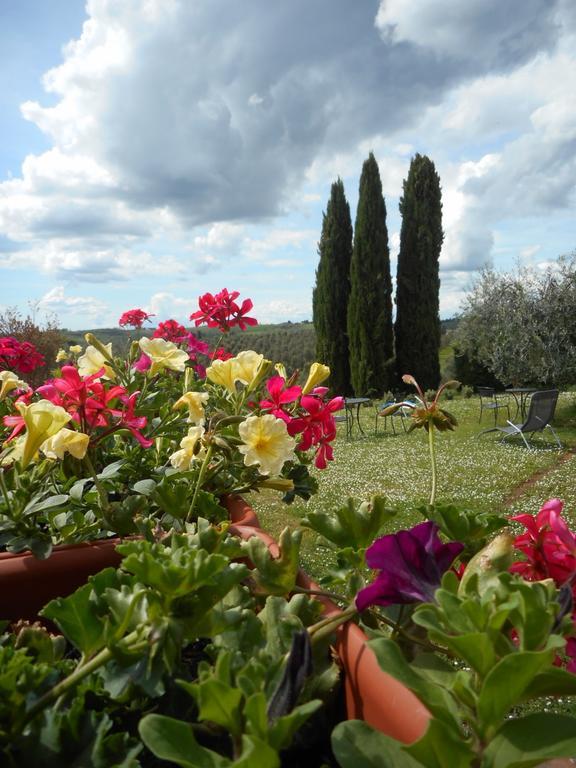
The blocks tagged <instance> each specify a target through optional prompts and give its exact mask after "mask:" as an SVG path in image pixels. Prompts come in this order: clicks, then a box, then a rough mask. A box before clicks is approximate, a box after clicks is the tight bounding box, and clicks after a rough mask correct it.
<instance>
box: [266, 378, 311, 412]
mask: <svg viewBox="0 0 576 768" xmlns="http://www.w3.org/2000/svg"><path fill="white" fill-rule="evenodd" d="M266 389H267V390H268V393H269V394H270V400H261V401H260V408H261V409H262V410H263V411H266V412H267V413H271V414H272V415H273V416H276V418H277V419H284V421H289V420H290V417H289V415H288V414H287V413H286V412H285V411H284V409H283V408H282V406H283V405H288V404H289V403H293V402H295V401H296V400H298V398H299V397H300V395H301V394H302V389H301V387H298V386H294V387H288V388H286V381H285V380H284V379H283V378H282V377H281V376H273V377H272V378H271V379H268V381H267V382H266Z"/></svg>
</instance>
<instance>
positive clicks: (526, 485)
mask: <svg viewBox="0 0 576 768" xmlns="http://www.w3.org/2000/svg"><path fill="white" fill-rule="evenodd" d="M575 453H576V451H575V450H574V449H570V450H567V451H564V453H562V454H560V456H559V457H558V461H557V462H556V463H554V464H552V465H551V466H550V467H546V468H545V469H539V470H538V471H537V472H534V474H533V475H531V476H530V477H529V478H528V479H527V480H524V482H523V483H520V485H517V486H516V488H514V489H513V490H512V491H511V492H510V493H509V494H508V496H506V498H505V499H504V506H505V507H511V506H512V505H513V504H514V502H515V501H517V500H518V499H519V498H520V497H522V496H524V494H525V493H527V491H529V490H530V488H532V487H533V486H534V485H536V483H537V482H538V481H539V480H541V479H542V478H543V477H546V475H547V474H549V473H550V472H553V471H554V470H555V469H556V467H558V466H559V465H560V464H563V463H564V462H565V461H568V460H569V459H571V458H573V457H574V455H575Z"/></svg>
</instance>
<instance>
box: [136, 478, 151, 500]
mask: <svg viewBox="0 0 576 768" xmlns="http://www.w3.org/2000/svg"><path fill="white" fill-rule="evenodd" d="M155 488H156V481H155V480H152V478H150V477H148V478H146V480H139V481H138V482H137V483H134V485H133V486H132V490H134V491H136V493H141V494H142V495H143V496H150V494H151V493H153V491H154V489H155Z"/></svg>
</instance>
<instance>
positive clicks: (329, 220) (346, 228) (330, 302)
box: [312, 179, 352, 395]
mask: <svg viewBox="0 0 576 768" xmlns="http://www.w3.org/2000/svg"><path fill="white" fill-rule="evenodd" d="M318 254H319V256H320V262H319V264H318V269H317V270H316V287H315V288H314V293H313V295H312V307H313V319H314V329H315V331H316V359H317V360H319V361H320V362H322V363H325V364H326V365H329V366H330V382H329V383H330V388H331V390H332V391H333V392H334V393H335V394H338V395H349V394H351V392H352V389H351V385H350V363H349V360H348V331H347V326H346V317H347V309H348V298H349V295H350V277H349V273H350V258H351V256H352V220H351V218H350V206H349V205H348V201H347V200H346V195H345V194H344V184H343V183H342V180H341V179H338V181H335V182H334V184H332V190H331V193H330V200H329V201H328V207H327V209H326V213H325V214H324V217H323V220H322V234H321V236H320V242H319V244H318Z"/></svg>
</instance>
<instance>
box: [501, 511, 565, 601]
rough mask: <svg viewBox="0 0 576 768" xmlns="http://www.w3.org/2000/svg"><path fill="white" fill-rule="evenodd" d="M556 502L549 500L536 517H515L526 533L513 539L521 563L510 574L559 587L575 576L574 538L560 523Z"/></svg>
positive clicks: (514, 565)
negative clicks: (552, 583)
mask: <svg viewBox="0 0 576 768" xmlns="http://www.w3.org/2000/svg"><path fill="white" fill-rule="evenodd" d="M562 507H563V504H562V502H561V501H560V499H550V500H549V501H547V502H546V504H544V506H543V507H542V508H541V510H540V511H539V512H538V514H537V515H536V517H534V516H533V515H516V516H514V517H512V518H511V519H512V520H515V521H516V522H519V523H521V524H522V525H523V526H524V527H525V528H526V532H525V533H523V534H521V535H520V536H517V537H516V539H515V540H514V547H515V548H516V549H517V550H518V551H520V552H522V554H523V555H524V557H525V559H524V560H522V561H521V562H518V563H514V564H513V565H512V567H511V571H512V572H514V573H519V574H521V575H522V576H523V577H524V578H525V579H527V580H529V581H538V580H540V579H548V578H551V579H554V581H555V583H556V584H557V585H558V586H562V584H565V583H566V582H568V581H569V580H571V579H573V578H574V577H575V576H576V537H575V536H574V534H573V533H572V532H571V531H570V530H569V528H568V526H567V525H566V523H565V521H564V520H563V519H562V516H561V513H562Z"/></svg>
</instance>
